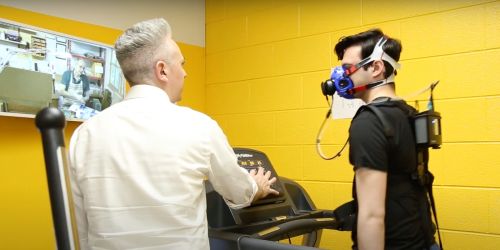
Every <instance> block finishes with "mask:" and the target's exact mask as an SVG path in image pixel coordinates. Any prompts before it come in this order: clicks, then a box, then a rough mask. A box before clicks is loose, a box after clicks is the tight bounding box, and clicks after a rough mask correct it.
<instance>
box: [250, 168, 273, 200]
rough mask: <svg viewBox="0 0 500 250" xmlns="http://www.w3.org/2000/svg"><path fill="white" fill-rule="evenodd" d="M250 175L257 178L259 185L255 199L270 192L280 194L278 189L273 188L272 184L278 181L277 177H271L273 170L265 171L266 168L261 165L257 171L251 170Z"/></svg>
mask: <svg viewBox="0 0 500 250" xmlns="http://www.w3.org/2000/svg"><path fill="white" fill-rule="evenodd" d="M250 176H251V177H252V178H253V179H254V180H255V182H256V183H257V187H258V190H257V193H256V194H255V197H254V199H253V201H256V200H258V199H262V198H264V197H266V196H268V195H269V194H274V195H279V192H278V191H276V190H274V189H273V188H271V185H272V184H273V183H275V182H276V177H273V178H270V177H271V171H267V172H266V173H264V168H263V167H259V170H258V171H256V170H255V169H252V170H250Z"/></svg>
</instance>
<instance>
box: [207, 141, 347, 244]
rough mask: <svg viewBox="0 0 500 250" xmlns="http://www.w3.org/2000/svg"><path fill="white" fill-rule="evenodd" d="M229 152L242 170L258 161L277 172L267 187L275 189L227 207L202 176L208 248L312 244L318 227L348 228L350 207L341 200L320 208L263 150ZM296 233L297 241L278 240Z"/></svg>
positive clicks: (318, 236) (317, 238)
mask: <svg viewBox="0 0 500 250" xmlns="http://www.w3.org/2000/svg"><path fill="white" fill-rule="evenodd" d="M234 152H235V154H236V156H237V158H238V164H239V165H240V166H241V167H243V168H245V169H246V170H247V171H250V170H252V169H256V168H258V167H263V168H264V169H265V171H271V176H272V177H277V180H276V182H275V183H274V184H273V186H272V188H274V189H276V190H277V191H278V192H279V195H269V196H268V197H266V198H264V199H261V200H258V201H257V202H254V203H252V205H251V206H249V207H246V208H242V209H232V208H230V207H229V206H227V205H226V203H225V202H224V199H223V198H222V197H221V196H220V195H219V194H218V193H217V192H215V191H214V189H213V188H212V185H211V184H210V183H209V182H208V181H207V182H206V184H205V187H206V195H207V218H208V227H209V231H208V234H209V240H210V248H211V249H217V250H219V249H221V250H226V249H227V250H229V249H317V247H318V246H319V243H320V241H321V232H322V229H332V230H343V231H344V230H350V229H351V227H352V224H350V223H352V222H353V221H352V219H353V218H354V217H353V216H351V215H346V214H344V213H342V212H343V211H348V209H350V208H347V207H344V206H341V207H339V208H338V209H336V210H319V209H317V208H316V206H315V205H314V202H313V201H312V200H311V198H310V197H309V195H308V194H307V192H306V191H305V190H304V189H303V188H302V187H301V186H300V184H298V183H297V182H295V181H293V180H291V179H288V178H284V177H279V175H278V174H277V173H276V170H275V169H274V167H273V166H272V164H271V161H270V160H269V158H268V157H267V156H266V155H265V154H264V153H263V152H261V151H258V150H255V149H249V148H234ZM341 208H342V209H341ZM337 218H342V219H337ZM300 235H303V238H302V245H301V246H296V245H291V244H282V243H279V242H277V241H280V240H284V239H290V238H292V237H295V236H300ZM247 242H252V243H251V244H257V243H262V244H267V245H269V247H270V248H263V246H259V247H256V246H253V248H252V246H250V247H249V248H246V244H247Z"/></svg>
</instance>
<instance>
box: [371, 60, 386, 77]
mask: <svg viewBox="0 0 500 250" xmlns="http://www.w3.org/2000/svg"><path fill="white" fill-rule="evenodd" d="M372 68H373V72H372V74H373V77H378V76H379V75H382V76H383V75H384V72H385V65H384V62H382V60H375V61H373V63H372Z"/></svg>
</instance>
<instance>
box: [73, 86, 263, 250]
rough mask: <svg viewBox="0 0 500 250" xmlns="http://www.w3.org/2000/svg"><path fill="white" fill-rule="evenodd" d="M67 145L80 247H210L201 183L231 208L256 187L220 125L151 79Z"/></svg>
mask: <svg viewBox="0 0 500 250" xmlns="http://www.w3.org/2000/svg"><path fill="white" fill-rule="evenodd" d="M69 151H70V152H69V160H70V166H71V173H70V175H71V185H72V192H73V197H74V203H75V213H76V219H77V224H78V232H79V238H80V245H81V248H82V249H148V250H149V249H182V250H185V249H209V243H208V232H207V218H206V196H205V187H204V184H203V181H204V180H205V179H208V180H209V181H210V182H211V183H212V185H213V186H214V188H215V190H216V191H217V192H219V193H220V194H221V195H222V196H223V197H224V198H225V199H226V202H227V203H228V205H229V206H231V207H234V208H241V207H245V206H248V205H249V204H250V203H251V201H252V199H253V197H254V195H255V193H256V192H257V185H256V183H255V181H254V180H253V179H252V178H251V177H250V175H249V174H248V173H247V172H246V171H245V170H244V169H242V168H241V167H239V166H238V164H237V158H236V156H235V154H234V152H233V149H232V148H231V146H230V145H229V143H228V142H227V139H226V137H225V135H224V134H223V132H222V130H221V129H220V127H219V126H218V125H217V123H216V122H215V121H214V120H212V119H210V118H209V117H208V116H206V115H204V114H202V113H199V112H196V111H194V110H191V109H189V108H186V107H180V106H177V105H175V104H173V103H171V102H170V100H169V98H168V96H167V94H166V93H165V92H164V91H163V90H161V89H160V88H157V87H154V86H150V85H137V86H134V87H132V88H131V89H130V91H129V93H128V95H127V96H126V98H125V100H124V101H122V102H120V103H118V104H115V105H113V106H111V107H109V108H107V109H106V110H104V111H103V112H101V113H100V114H99V115H97V116H94V117H93V118H91V119H89V120H88V121H86V122H85V123H83V124H82V125H80V126H79V127H78V128H77V130H76V131H75V132H74V134H73V136H72V138H71V142H70V150H69Z"/></svg>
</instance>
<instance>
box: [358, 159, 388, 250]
mask: <svg viewBox="0 0 500 250" xmlns="http://www.w3.org/2000/svg"><path fill="white" fill-rule="evenodd" d="M386 188H387V172H383V171H380V170H374V169H370V168H366V167H358V168H356V195H357V199H358V222H357V223H358V227H357V228H358V232H357V238H358V239H357V241H358V247H359V249H360V250H366V249H373V250H375V249H380V250H382V249H384V244H385V223H384V220H385V196H386V195H385V194H386Z"/></svg>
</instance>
